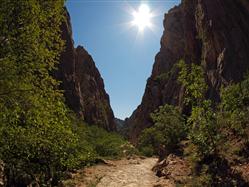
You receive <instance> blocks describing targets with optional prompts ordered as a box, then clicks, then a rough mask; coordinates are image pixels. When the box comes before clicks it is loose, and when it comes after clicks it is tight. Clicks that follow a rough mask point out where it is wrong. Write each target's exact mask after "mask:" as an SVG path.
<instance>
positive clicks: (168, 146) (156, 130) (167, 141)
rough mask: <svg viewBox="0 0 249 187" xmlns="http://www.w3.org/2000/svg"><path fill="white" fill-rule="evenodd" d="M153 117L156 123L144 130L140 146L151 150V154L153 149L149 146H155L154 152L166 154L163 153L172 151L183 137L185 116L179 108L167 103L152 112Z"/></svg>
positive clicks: (147, 150) (145, 149) (142, 148)
mask: <svg viewBox="0 0 249 187" xmlns="http://www.w3.org/2000/svg"><path fill="white" fill-rule="evenodd" d="M151 117H152V119H153V122H154V125H153V127H151V128H148V129H145V130H144V131H143V133H142V135H141V136H140V141H139V147H140V149H141V150H142V151H145V152H150V154H151V151H149V150H151V149H149V148H153V153H154V154H159V156H165V155H161V154H167V152H168V153H170V152H172V151H173V150H174V149H175V148H176V147H177V146H178V143H179V142H180V140H182V139H183V137H184V135H185V126H184V118H183V117H182V115H181V113H180V110H179V108H177V107H174V106H171V105H167V104H166V105H164V106H161V107H159V109H158V110H157V111H155V112H154V113H152V114H151ZM163 150H166V152H164V151H163ZM161 151H162V152H161Z"/></svg>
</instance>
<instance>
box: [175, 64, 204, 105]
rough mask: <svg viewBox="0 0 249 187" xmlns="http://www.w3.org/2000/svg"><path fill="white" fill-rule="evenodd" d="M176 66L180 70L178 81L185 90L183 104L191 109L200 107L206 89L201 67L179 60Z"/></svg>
mask: <svg viewBox="0 0 249 187" xmlns="http://www.w3.org/2000/svg"><path fill="white" fill-rule="evenodd" d="M177 66H178V68H179V69H180V71H179V75H178V81H179V82H180V83H181V84H182V85H183V86H184V88H185V93H184V94H185V95H184V103H185V104H186V105H190V106H192V107H194V106H198V105H201V104H202V102H203V101H204V100H205V94H206V92H207V89H208V86H207V84H206V81H205V73H204V71H203V69H202V67H201V66H198V65H196V64H193V63H192V64H186V63H185V62H184V60H180V61H179V63H178V65H177Z"/></svg>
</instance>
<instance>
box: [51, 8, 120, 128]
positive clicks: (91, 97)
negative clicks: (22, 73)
mask: <svg viewBox="0 0 249 187" xmlns="http://www.w3.org/2000/svg"><path fill="white" fill-rule="evenodd" d="M61 29H62V39H63V40H64V41H65V49H64V51H63V52H62V54H61V56H60V63H59V64H58V70H57V72H56V73H55V77H56V78H57V79H58V80H60V81H61V84H60V89H62V90H64V96H65V102H66V104H67V105H68V107H69V108H70V109H72V110H73V111H74V112H76V113H77V114H78V116H79V117H81V118H82V119H83V120H84V121H86V122H87V123H89V124H95V125H99V126H101V127H103V128H105V129H106V130H108V131H113V130H116V128H115V124H114V115H113V111H112V109H111V106H110V101H109V96H108V94H107V93H106V91H105V88H104V82H103V79H102V78H101V75H100V73H99V71H98V69H97V68H96V66H95V63H94V61H93V59H92V57H91V56H90V55H89V54H88V52H87V51H86V50H85V49H84V48H83V47H81V46H78V47H77V48H76V49H75V48H74V42H73V39H72V29H71V22H70V16H69V14H68V12H67V11H66V21H65V22H64V23H63V24H62V26H61Z"/></svg>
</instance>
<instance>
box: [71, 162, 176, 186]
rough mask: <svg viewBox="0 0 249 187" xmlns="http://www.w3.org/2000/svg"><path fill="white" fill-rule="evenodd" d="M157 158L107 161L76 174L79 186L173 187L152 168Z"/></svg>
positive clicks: (75, 180)
mask: <svg viewBox="0 0 249 187" xmlns="http://www.w3.org/2000/svg"><path fill="white" fill-rule="evenodd" d="M156 162H157V158H145V159H141V158H133V159H129V160H128V159H122V160H117V161H107V163H106V164H100V165H96V166H93V167H89V168H86V169H84V170H82V171H80V172H79V173H78V174H76V175H75V176H74V179H73V181H74V184H75V186H77V187H94V186H96V187H171V186H173V185H172V184H171V183H170V182H169V181H168V180H165V179H160V178H158V177H157V176H156V175H155V173H154V172H153V171H152V170H151V169H152V167H153V166H154V165H155V164H156Z"/></svg>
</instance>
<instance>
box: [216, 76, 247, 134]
mask: <svg viewBox="0 0 249 187" xmlns="http://www.w3.org/2000/svg"><path fill="white" fill-rule="evenodd" d="M221 101H222V102H221V103H220V105H219V108H220V113H219V115H220V119H222V121H223V122H224V123H225V125H226V128H227V127H229V128H231V129H232V130H233V131H234V132H235V133H236V134H237V135H240V136H241V137H244V138H245V139H247V132H246V130H247V128H248V126H249V118H248V116H249V75H247V76H246V77H245V80H244V81H242V82H240V83H237V84H231V85H230V86H228V87H226V88H223V89H222V91H221Z"/></svg>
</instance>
